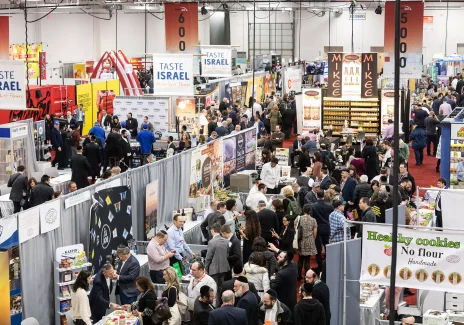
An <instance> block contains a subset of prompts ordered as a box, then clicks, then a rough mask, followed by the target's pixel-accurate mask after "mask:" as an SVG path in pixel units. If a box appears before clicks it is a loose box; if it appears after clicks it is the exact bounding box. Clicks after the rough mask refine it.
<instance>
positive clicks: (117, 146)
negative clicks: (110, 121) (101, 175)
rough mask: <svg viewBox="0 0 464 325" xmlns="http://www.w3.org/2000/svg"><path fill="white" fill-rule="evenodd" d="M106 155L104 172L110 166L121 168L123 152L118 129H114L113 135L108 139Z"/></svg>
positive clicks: (106, 141) (109, 135)
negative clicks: (120, 162)
mask: <svg viewBox="0 0 464 325" xmlns="http://www.w3.org/2000/svg"><path fill="white" fill-rule="evenodd" d="M104 150H105V154H104V159H105V161H104V162H103V171H105V170H106V168H107V167H108V164H109V165H110V168H113V167H115V166H118V167H119V160H120V159H121V157H122V150H121V135H120V134H119V131H118V130H117V129H112V130H111V133H110V134H108V137H107V138H106V140H105V149H104Z"/></svg>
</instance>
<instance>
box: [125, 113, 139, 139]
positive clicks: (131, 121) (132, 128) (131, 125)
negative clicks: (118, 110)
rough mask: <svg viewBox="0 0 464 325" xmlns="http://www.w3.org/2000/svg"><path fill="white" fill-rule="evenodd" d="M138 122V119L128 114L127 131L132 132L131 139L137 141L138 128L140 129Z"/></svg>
mask: <svg viewBox="0 0 464 325" xmlns="http://www.w3.org/2000/svg"><path fill="white" fill-rule="evenodd" d="M138 125H139V124H138V122H137V119H135V118H132V113H128V114H127V120H126V129H127V131H129V132H130V134H131V137H132V138H134V139H135V137H136V136H137V127H138Z"/></svg>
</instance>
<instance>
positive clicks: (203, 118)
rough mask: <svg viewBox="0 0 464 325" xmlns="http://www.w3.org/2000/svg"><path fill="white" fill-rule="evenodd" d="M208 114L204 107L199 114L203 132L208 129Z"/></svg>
mask: <svg viewBox="0 0 464 325" xmlns="http://www.w3.org/2000/svg"><path fill="white" fill-rule="evenodd" d="M207 115H208V111H207V110H206V109H203V110H202V111H201V114H200V126H201V127H202V128H203V133H204V134H206V133H205V130H206V132H207V131H208V118H207V117H206V116H207Z"/></svg>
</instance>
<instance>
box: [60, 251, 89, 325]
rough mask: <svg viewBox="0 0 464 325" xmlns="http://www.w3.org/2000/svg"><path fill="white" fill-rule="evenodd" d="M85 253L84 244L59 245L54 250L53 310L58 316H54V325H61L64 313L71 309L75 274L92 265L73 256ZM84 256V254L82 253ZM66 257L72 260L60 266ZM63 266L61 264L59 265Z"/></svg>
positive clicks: (64, 317)
mask: <svg viewBox="0 0 464 325" xmlns="http://www.w3.org/2000/svg"><path fill="white" fill-rule="evenodd" d="M82 253H84V254H85V251H84V245H83V244H77V245H71V246H65V247H59V248H57V250H56V256H55V271H54V274H55V310H56V312H57V313H58V315H59V317H55V324H56V325H63V324H65V323H64V320H65V319H66V314H67V313H68V312H69V311H70V310H71V308H72V307H71V285H72V284H74V282H76V278H77V275H79V272H80V271H81V270H82V269H86V268H89V267H91V266H92V264H91V263H87V259H86V258H85V263H81V262H83V259H82V258H81V259H80V261H77V260H76V259H75V257H76V256H77V255H78V254H82ZM84 256H85V255H84ZM64 259H68V260H70V261H73V260H74V262H73V263H72V264H71V266H70V267H60V264H62V261H63V260H64ZM61 266H63V265H61ZM87 294H88V293H87Z"/></svg>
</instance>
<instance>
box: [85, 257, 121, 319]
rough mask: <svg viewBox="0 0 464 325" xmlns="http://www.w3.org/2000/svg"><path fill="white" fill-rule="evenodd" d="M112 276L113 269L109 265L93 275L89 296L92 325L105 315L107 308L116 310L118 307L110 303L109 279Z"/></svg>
mask: <svg viewBox="0 0 464 325" xmlns="http://www.w3.org/2000/svg"><path fill="white" fill-rule="evenodd" d="M113 276H114V269H113V267H112V266H111V264H105V265H103V268H102V269H101V270H100V271H98V272H97V274H95V277H94V279H93V286H92V290H91V291H90V295H89V303H90V311H91V313H92V320H93V323H94V324H96V323H97V322H99V321H100V320H101V319H102V318H103V317H104V316H105V315H106V310H107V309H108V308H113V309H117V308H118V307H119V306H118V305H117V304H115V303H112V302H110V293H111V291H113V283H112V281H111V279H112V278H113Z"/></svg>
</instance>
